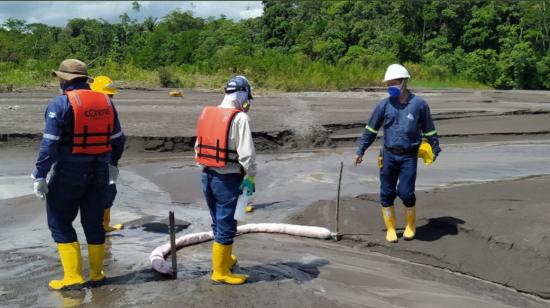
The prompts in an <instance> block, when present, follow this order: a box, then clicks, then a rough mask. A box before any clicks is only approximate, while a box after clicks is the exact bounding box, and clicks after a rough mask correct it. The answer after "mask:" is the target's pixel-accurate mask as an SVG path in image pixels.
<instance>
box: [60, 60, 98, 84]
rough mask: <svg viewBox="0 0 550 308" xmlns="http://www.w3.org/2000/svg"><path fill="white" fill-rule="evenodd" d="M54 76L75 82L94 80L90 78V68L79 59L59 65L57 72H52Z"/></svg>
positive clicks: (64, 61) (65, 61)
mask: <svg viewBox="0 0 550 308" xmlns="http://www.w3.org/2000/svg"><path fill="white" fill-rule="evenodd" d="M52 75H53V76H57V77H59V78H61V79H63V80H73V79H76V78H88V79H90V80H91V79H92V78H91V77H90V76H88V66H87V65H86V63H84V62H82V61H80V60H77V59H67V60H63V62H61V64H59V68H58V69H57V71H53V72H52Z"/></svg>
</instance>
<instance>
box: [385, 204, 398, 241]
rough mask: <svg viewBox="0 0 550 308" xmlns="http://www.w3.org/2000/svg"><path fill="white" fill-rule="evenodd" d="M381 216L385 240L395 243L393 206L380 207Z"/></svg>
mask: <svg viewBox="0 0 550 308" xmlns="http://www.w3.org/2000/svg"><path fill="white" fill-rule="evenodd" d="M382 216H384V223H385V224H386V230H387V232H386V241H388V242H390V243H397V233H396V232H395V208H394V207H393V205H392V206H387V207H382Z"/></svg>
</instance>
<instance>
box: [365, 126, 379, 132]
mask: <svg viewBox="0 0 550 308" xmlns="http://www.w3.org/2000/svg"><path fill="white" fill-rule="evenodd" d="M365 128H366V129H367V130H368V131H369V132H371V133H373V134H378V131H377V130H375V129H373V128H372V127H370V126H368V125H367V126H365Z"/></svg>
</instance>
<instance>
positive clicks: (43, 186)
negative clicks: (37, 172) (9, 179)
mask: <svg viewBox="0 0 550 308" xmlns="http://www.w3.org/2000/svg"><path fill="white" fill-rule="evenodd" d="M32 188H33V190H34V194H35V195H36V197H37V198H38V199H40V200H46V194H47V193H48V183H47V182H46V179H45V178H41V179H34V183H33V185H32Z"/></svg>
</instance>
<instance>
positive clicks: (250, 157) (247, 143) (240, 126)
mask: <svg viewBox="0 0 550 308" xmlns="http://www.w3.org/2000/svg"><path fill="white" fill-rule="evenodd" d="M218 107H220V108H238V109H239V108H240V106H239V105H238V103H237V101H236V96H235V95H226V96H225V98H224V100H223V101H222V103H221V104H220V105H219V106H218ZM197 145H198V143H197V142H195V154H196V153H197V152H198V147H197ZM227 146H228V148H229V150H235V151H237V156H238V161H239V163H233V162H228V163H227V165H226V166H225V167H223V168H212V167H209V168H210V169H212V170H214V171H216V172H218V173H221V174H228V173H241V167H242V168H243V169H244V171H245V173H246V175H250V176H256V148H255V147H254V140H252V130H251V129H250V118H249V116H248V114H246V113H245V112H239V113H237V114H236V115H235V117H234V118H233V122H232V123H231V127H230V128H229V137H228V140H227ZM202 167H204V166H202Z"/></svg>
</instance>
